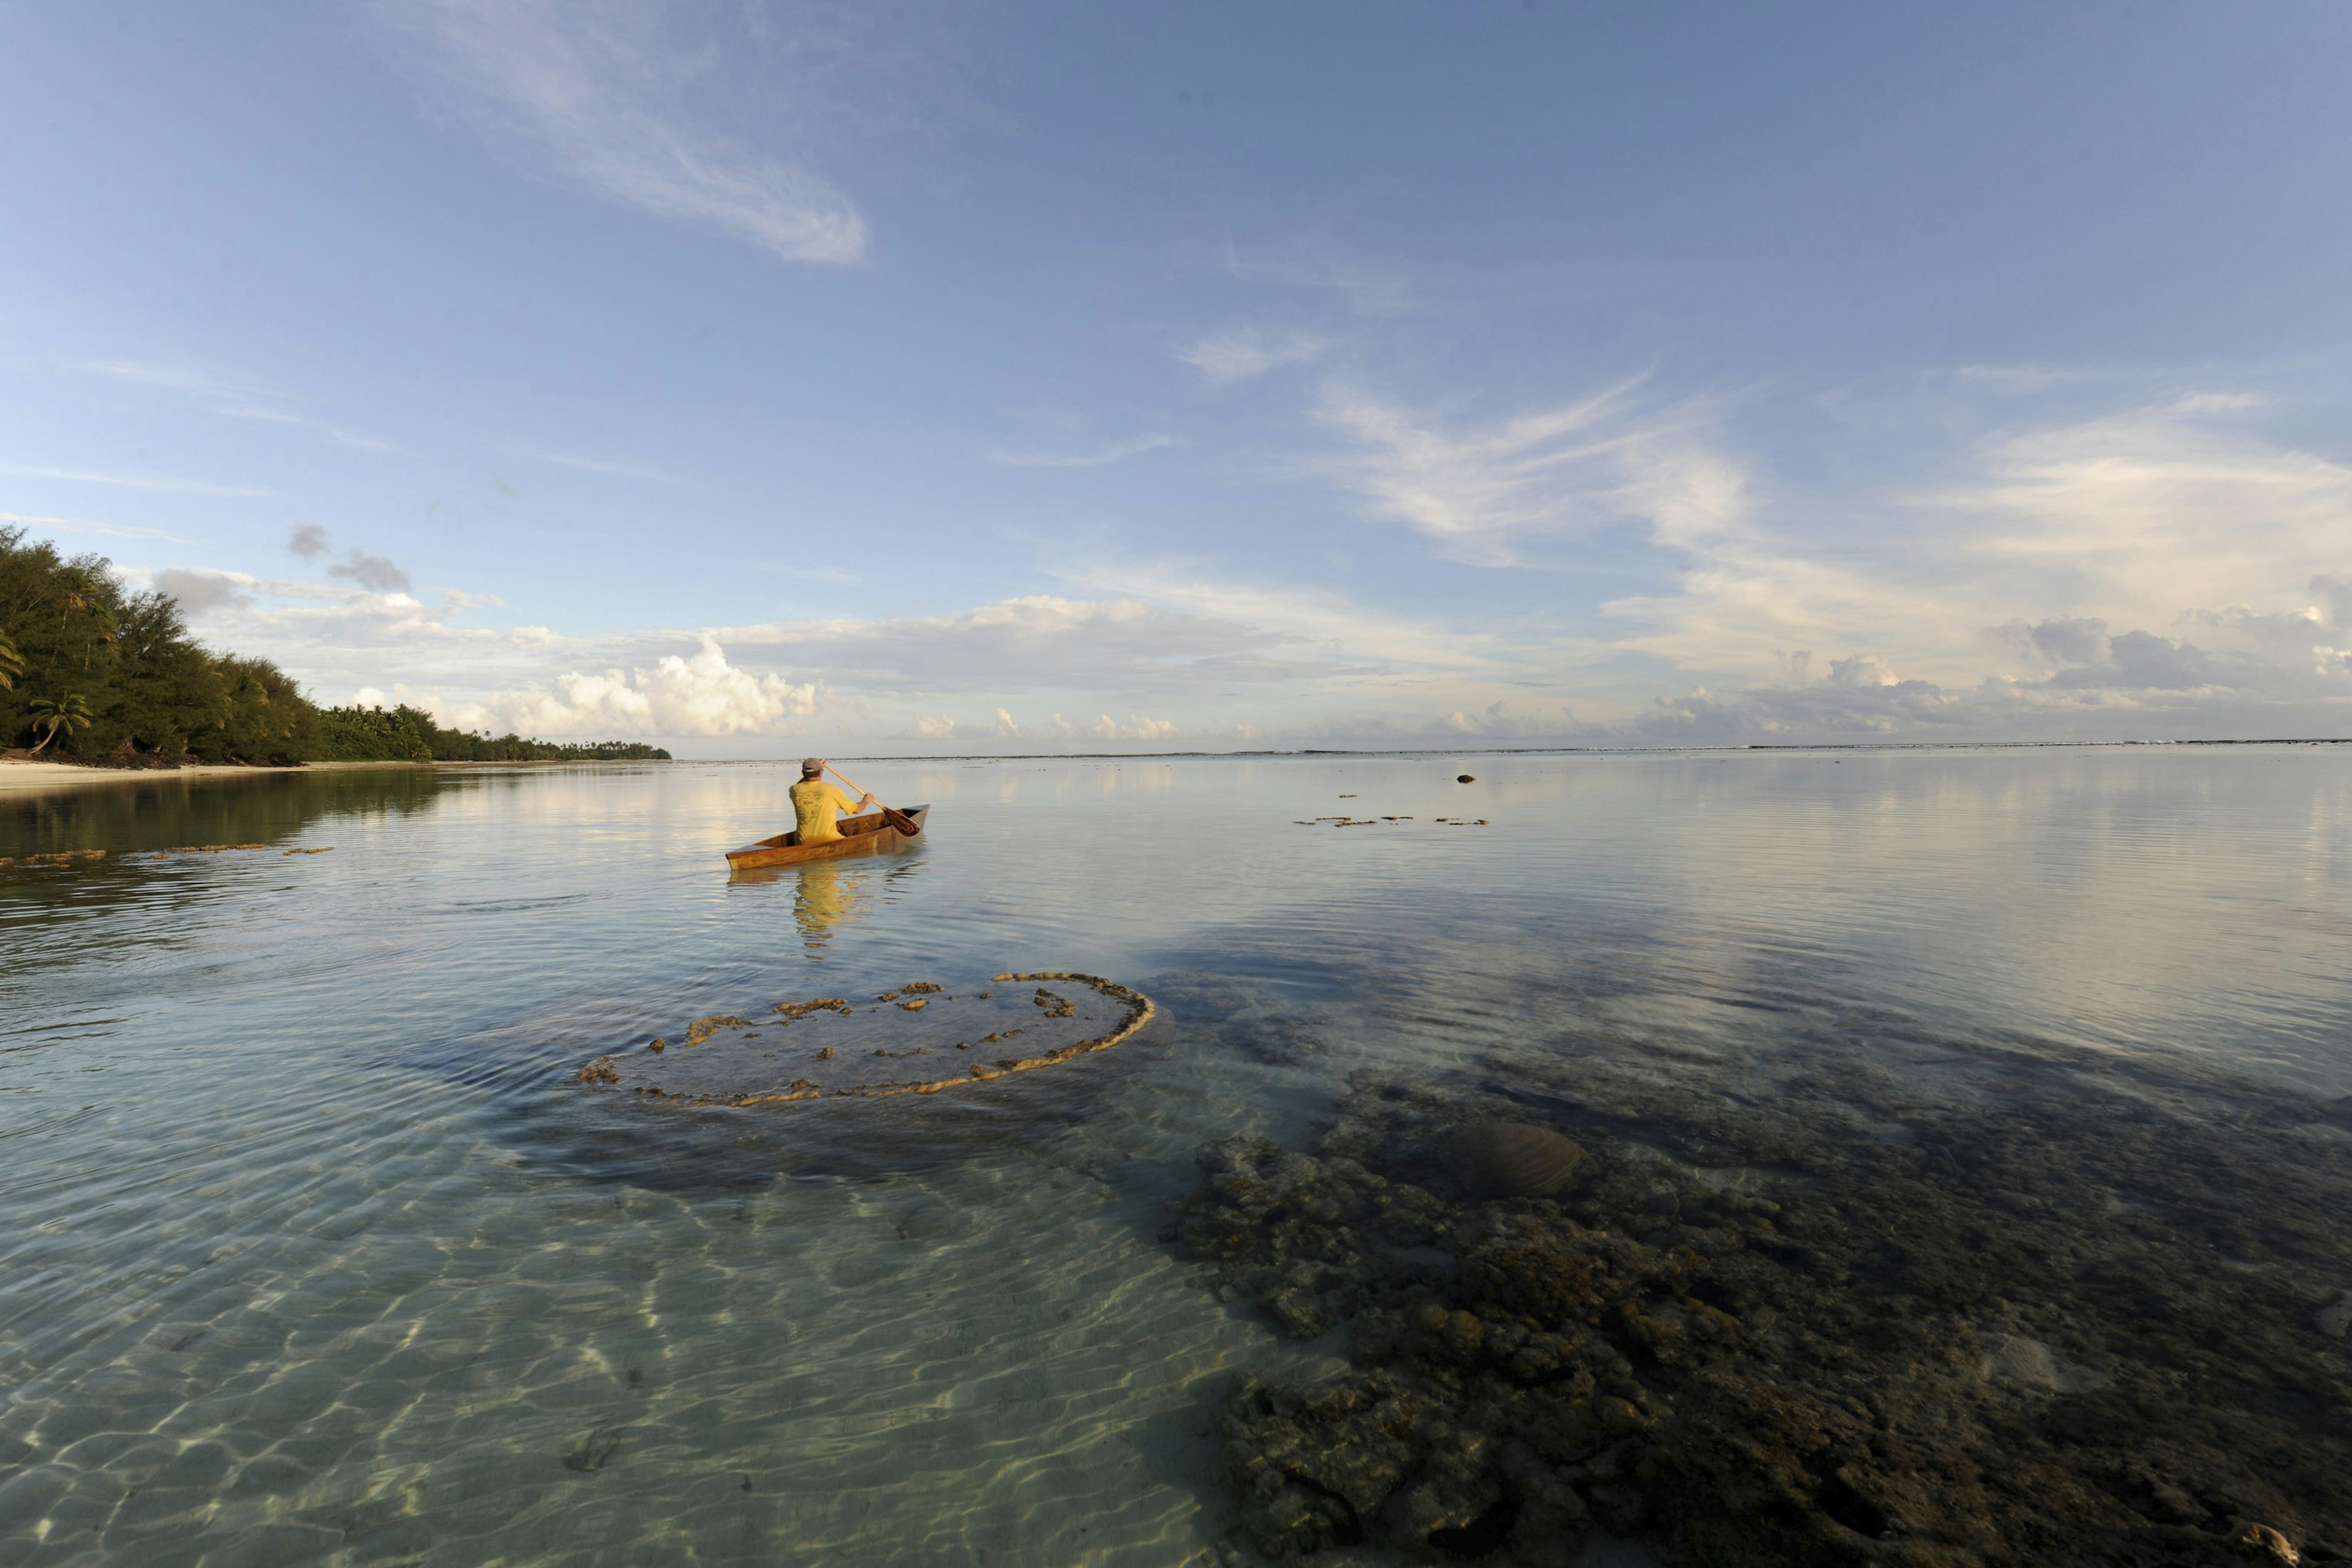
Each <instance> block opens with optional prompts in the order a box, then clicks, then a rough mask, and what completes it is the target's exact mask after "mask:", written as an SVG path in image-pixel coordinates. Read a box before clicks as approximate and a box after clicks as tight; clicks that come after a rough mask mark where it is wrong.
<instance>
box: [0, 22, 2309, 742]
mask: <svg viewBox="0 0 2352 1568" xmlns="http://www.w3.org/2000/svg"><path fill="white" fill-rule="evenodd" d="M2347 58H2352V11H2347V10H2345V9H2344V8H2343V7H2341V6H2335V5H2292V4H2287V5H2266V6H2263V7H2225V6H2220V5H2197V6H2191V5H2158V4H2130V5H2123V4H2117V5H2070V6H2066V7H2050V6H2026V5H1975V6H1969V7H1962V8H1936V7H1916V6H1906V7H1889V6H1884V5H1792V6H1778V7H1760V6H1754V5H1666V6H1658V5H1646V6H1637V5H1570V4H1564V3H1561V0H1532V3H1519V0H1513V3H1510V4H1488V3H1481V0H1445V3H1442V4H1441V3H1437V0H1415V3H1398V4H1388V3H1350V4H1330V5H1325V4H1312V3H1298V4H1290V5H1282V6H1271V7H1269V6H1255V5H1253V6H1244V5H1184V6H1167V5H1154V6H1143V5H1058V4H1032V5H1016V6H991V5H919V4H908V5H897V4H888V3H874V4H861V5H795V4H760V3H756V0H751V3H737V4H730V5H700V6H694V5H667V4H660V3H656V0H642V3H638V4H628V5H623V4H613V3H607V0H573V3H567V4H556V3H553V0H481V3H478V4H457V3H454V0H375V3H353V4H342V5H338V4H320V5H230V4H222V5H208V6H205V7H186V6H166V5H151V6H144V7H142V6H123V5H106V4H91V5H72V6H64V5H50V6H15V7H10V8H7V9H5V10H0V211H5V212H6V213H7V214H8V215H9V221H8V224H7V232H8V242H7V243H6V244H5V245H0V518H5V519H7V520H9V521H13V522H15V523H17V524H20V525H22V526H25V527H26V528H27V529H28V530H31V531H34V532H35V533H37V534H39V535H43V536H49V537H55V538H57V539H58V541H59V542H61V543H63V544H66V545H67V546H68V547H69V548H74V549H85V548H87V549H94V550H99V551H102V552H105V553H107V554H108V555H110V556H111V557H112V558H113V559H114V560H115V561H116V562H117V563H119V565H120V566H121V568H122V569H123V570H124V571H125V572H126V573H127V574H129V575H130V576H131V578H132V580H133V581H135V582H138V583H140V584H152V585H157V586H162V587H164V588H167V589H169V590H171V591H173V592H174V593H176V594H178V595H181V596H182V598H183V600H184V603H185V604H186V605H187V606H188V608H189V610H190V612H191V616H192V620H193V621H194V625H195V626H196V627H197V628H198V630H199V631H200V632H201V633H202V634H203V635H204V636H205V637H207V638H208V639H210V640H212V641H214V642H215V643H216V644H218V645H220V646H223V647H233V648H235V649H236V650H238V651H241V652H252V653H265V654H268V655H269V656H271V657H273V658H278V659H279V660H280V661H281V662H283V663H284V664H285V665H286V666H287V667H288V668H289V669H290V670H292V671H293V672H294V673H295V674H296V675H297V676H299V678H300V679H302V680H303V681H304V682H305V683H306V684H307V685H308V686H309V687H310V689H311V690H312V691H313V693H314V694H315V695H317V696H318V697H320V698H321V699H322V700H330V701H343V700H351V699H352V698H353V697H354V696H355V695H359V694H362V693H365V694H367V695H368V696H370V697H371V698H373V697H374V696H376V695H379V694H381V695H382V696H383V697H384V698H385V699H386V700H390V699H392V698H394V697H402V698H406V699H408V700H416V701H420V702H423V703H425V704H427V705H429V706H432V707H434V708H435V709H436V710H437V711H439V712H441V713H442V714H444V715H445V716H446V717H447V718H450V719H452V720H454V721H460V722H467V723H488V724H492V725H495V726H496V727H498V728H500V729H504V728H508V727H517V728H520V729H523V730H525V731H535V732H538V733H541V734H549V735H568V734H598V735H648V736H657V737H661V738H664V739H667V740H669V741H671V742H675V743H676V746H677V749H678V750H679V751H680V752H682V753H688V754H710V755H773V754H782V753H785V752H798V751H801V750H806V749H811V748H814V747H819V746H823V747H829V748H832V749H836V750H843V751H847V750H851V749H859V750H902V751H965V750H1000V749H1003V750H1057V749H1096V748H1102V749H1129V748H1131V749H1161V748H1168V747H1180V746H1181V747H1191V746H1200V747H1204V748H1209V749H1220V750H1221V749H1229V748H1234V747H1243V746H1258V745H1265V746H1290V745H1340V744H1380V745H1456V744H1467V743H1492V744H1543V743H1552V742H1570V743H1586V744H1594V743H1612V742H1643V743H1685V742H1700V743H1718V742H1738V741H1786V740H1803V739H1845V740H1858V739H1868V738H1872V737H1885V738H1891V739H1906V740H1921V739H1935V738H2016V739H2023V738H2044V737H2048V738H2057V737H2066V738H2081V739H2112V738H2157V737H2166V736H2173V737H2189V736H2209V735H2252V734H2263V735H2275V734H2344V733H2352V442H2347V437H2346V434H2345V432H2346V430H2347V421H2346V418H2345V415H2346V413H2347V377H2346V365H2347V356H2346V348H2347V326H2352V321H2347V313H2352V293H2347V289H2345V287H2344V284H2343V276H2344V273H2345V260H2344V258H2345V257H2346V256H2347V251H2352V247H2347V240H2352V202H2348V201H2347V198H2352V162H2347V158H2346V156H2345V149H2346V148H2347V145H2352V135H2347V132H2352V94H2347V93H2346V92H2345V91H2344V89H2343V70H2342V62H2343V61H2344V60H2345V59H2347Z"/></svg>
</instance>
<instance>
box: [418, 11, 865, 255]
mask: <svg viewBox="0 0 2352 1568" xmlns="http://www.w3.org/2000/svg"><path fill="white" fill-rule="evenodd" d="M379 8H380V10H381V12H382V14H383V15H384V16H386V17H387V18H388V19H389V20H390V21H391V22H392V24H393V25H394V26H396V27H397V28H399V29H400V30H401V31H403V32H404V33H405V34H407V35H408V36H409V37H412V38H415V39H416V40H418V41H419V42H420V43H421V44H422V45H423V46H424V49H425V54H426V55H427V57H428V58H430V60H431V62H432V64H433V66H434V68H436V71H437V72H438V73H439V74H440V75H441V76H442V78H443V79H446V81H447V82H449V83H450V84H451V85H453V86H454V87H455V88H456V89H457V90H458V93H459V95H460V101H461V103H462V106H463V108H464V110H465V112H466V114H467V118H469V119H471V120H473V121H475V122H476V123H477V124H478V125H479V126H480V127H481V128H482V130H483V131H484V132H485V133H486V134H487V135H488V137H489V139H490V141H491V142H492V144H493V145H494V146H495V147H496V148H497V149H498V150H499V151H500V152H501V153H506V154H507V155H509V156H510V157H513V158H516V159H517V160H519V161H520V162H522V163H526V164H527V165H529V166H530V167H532V168H535V169H537V170H539V171H541V172H543V173H545V174H550V175H551V176H553V177H554V178H557V179H559V180H562V182H564V183H566V184H571V185H572V186H575V187H577V188H579V189H583V190H585V191H588V192H591V193H593V194H594V195H600V196H603V197H605V198H606V199H608V200H612V201H616V202H620V203H623V204H624V205H629V206H634V207H635V208H637V209H639V210H640V211H643V212H647V213H651V214H653V215H654V216H657V217H663V218H671V219H677V220H681V221H685V222H689V223H700V224H708V225H710V226H714V227H717V228H720V229H723V230H725V231H727V232H729V233H730V234H733V235H735V236H736V237H739V238H742V239H746V240H749V241H751V243H752V244H754V245H758V246H760V247H762V248H764V249H767V250H770V251H772V252H773V253H774V254H776V255H778V256H781V257H782V258H785V259H787V260H791V261H815V262H831V263H836V264H842V263H853V262H856V261H859V260H861V259H863V258H864V257H865V254H866V220H865V218H864V217H863V216H860V215H859V213H858V211H857V209H856V206H854V205H852V204H851V203H850V201H849V199H848V198H847V197H846V196H845V195H842V194H841V193H840V192H839V191H837V190H835V188H834V187H833V186H832V185H831V184H828V183H827V182H825V181H824V180H823V179H821V178H819V177H818V176H817V175H815V174H810V173H809V172H807V171H806V170H804V169H801V168H798V167H795V166H793V164H791V163H780V162H778V161H776V160H774V159H772V158H770V157H767V156H764V155H762V154H761V153H757V152H754V151H751V150H750V149H747V148H744V147H741V146H740V145H736V144H734V143H733V142H731V141H730V140H729V139H728V138H725V137H722V136H719V135H718V134H715V133H713V132H709V131H706V130H703V129H700V128H698V126H697V125H695V124H694V123H693V122H692V121H693V114H692V110H691V109H690V107H689V96H688V94H689V90H690V84H691V83H692V82H693V81H694V79H697V78H698V77H699V76H701V75H702V74H704V73H705V72H707V71H708V70H709V68H710V66H711V63H712V61H711V58H710V55H709V51H707V50H703V49H697V48H695V47H690V46H688V45H685V44H682V43H680V42H679V41H678V40H677V38H676V37H674V36H673V35H672V33H671V32H670V30H669V26H670V20H671V19H670V17H669V16H668V15H667V9H666V8H665V7H663V6H659V5H620V4H614V3H611V0H604V3H599V0H577V3H568V0H382V4H381V5H380V7H379Z"/></svg>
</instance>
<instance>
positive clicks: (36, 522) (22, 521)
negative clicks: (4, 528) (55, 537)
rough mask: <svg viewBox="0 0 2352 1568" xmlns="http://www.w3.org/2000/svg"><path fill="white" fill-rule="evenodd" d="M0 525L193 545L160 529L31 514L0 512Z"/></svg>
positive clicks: (192, 542) (190, 541)
mask: <svg viewBox="0 0 2352 1568" xmlns="http://www.w3.org/2000/svg"><path fill="white" fill-rule="evenodd" d="M0 523H14V524H16V525H17V526H19V527H23V528H39V529H47V530H49V531H54V532H58V533H89V534H96V535H97V536H98V537H100V538H101V539H155V540H162V541H163V542H167V543H171V544H194V542H195V541H194V540H193V539H183V538H181V537H180V536H179V535H178V534H176V533H166V532H164V531H163V530H162V529H160V528H120V527H117V526H115V525H114V524H112V523H105V522H90V521H87V520H85V519H82V518H78V517H41V516H37V515H36V514H34V513H31V512H23V511H0Z"/></svg>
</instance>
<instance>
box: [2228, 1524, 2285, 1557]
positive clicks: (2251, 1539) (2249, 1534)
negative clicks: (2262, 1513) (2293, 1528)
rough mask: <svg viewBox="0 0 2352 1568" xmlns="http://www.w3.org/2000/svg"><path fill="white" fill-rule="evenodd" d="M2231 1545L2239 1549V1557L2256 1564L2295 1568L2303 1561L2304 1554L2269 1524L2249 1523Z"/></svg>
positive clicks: (2232, 1540)
mask: <svg viewBox="0 0 2352 1568" xmlns="http://www.w3.org/2000/svg"><path fill="white" fill-rule="evenodd" d="M2230 1544H2231V1545H2232V1546H2234V1547H2236V1548H2237V1549H2238V1555H2239V1556H2241V1557H2244V1558H2249V1559H2251V1560H2252V1561H2253V1562H2256V1563H2283V1564H2284V1568H2295V1565H2296V1564H2297V1563H2301V1562H2302V1561H2303V1553H2301V1552H2297V1551H2296V1550H2295V1549H2294V1542H2291V1541H2289V1540H2288V1539H2287V1538H2286V1537H2285V1536H2284V1535H2281V1534H2280V1533H2279V1532H2278V1531H2275V1530H2273V1529H2272V1528H2271V1527H2270V1526H2269V1525H2267V1524H2254V1523H2248V1524H2247V1525H2246V1527H2245V1528H2244V1529H2242V1530H2241V1531H2238V1532H2237V1533H2236V1534H2235V1535H2232V1536H2231V1537H2230Z"/></svg>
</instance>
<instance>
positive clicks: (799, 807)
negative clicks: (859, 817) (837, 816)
mask: <svg viewBox="0 0 2352 1568" xmlns="http://www.w3.org/2000/svg"><path fill="white" fill-rule="evenodd" d="M787 793H789V794H790V795H792V797H793V822H794V824H795V825H796V830H797V831H798V832H799V834H800V841H801V842H802V843H803V844H821V843H823V842H824V840H825V839H828V838H838V837H841V829H840V828H838V827H836V826H834V822H833V814H834V810H835V807H839V808H840V809H841V810H843V811H846V812H850V813H853V814H855V813H856V810H857V797H856V795H845V794H843V793H842V792H841V791H840V790H838V789H835V787H834V786H833V785H832V784H827V783H826V782H825V781H824V780H823V779H803V780H801V782H800V783H798V784H794V785H793V787H792V789H791V790H790V791H789V792H787Z"/></svg>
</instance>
